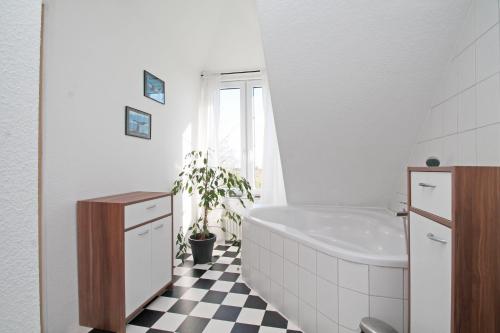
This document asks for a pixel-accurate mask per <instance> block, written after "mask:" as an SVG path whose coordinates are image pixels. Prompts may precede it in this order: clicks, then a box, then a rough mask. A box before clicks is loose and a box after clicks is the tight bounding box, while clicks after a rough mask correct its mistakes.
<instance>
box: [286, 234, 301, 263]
mask: <svg viewBox="0 0 500 333" xmlns="http://www.w3.org/2000/svg"><path fill="white" fill-rule="evenodd" d="M283 251H284V252H285V253H284V255H285V259H287V260H290V261H291V262H293V263H295V264H298V263H299V245H298V244H297V242H296V241H294V240H291V239H288V238H285V241H284V243H283Z"/></svg>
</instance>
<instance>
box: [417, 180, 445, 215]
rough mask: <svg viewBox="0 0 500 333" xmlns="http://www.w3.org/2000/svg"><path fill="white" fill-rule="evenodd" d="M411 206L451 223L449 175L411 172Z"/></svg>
mask: <svg viewBox="0 0 500 333" xmlns="http://www.w3.org/2000/svg"><path fill="white" fill-rule="evenodd" d="M411 206H412V207H415V208H418V209H421V210H424V211H426V212H429V213H432V214H434V215H438V216H440V217H443V218H445V219H448V220H450V221H451V173H450V172H412V173H411Z"/></svg>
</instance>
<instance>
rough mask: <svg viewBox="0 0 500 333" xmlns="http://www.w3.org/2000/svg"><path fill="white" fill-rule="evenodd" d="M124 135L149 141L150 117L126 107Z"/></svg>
mask: <svg viewBox="0 0 500 333" xmlns="http://www.w3.org/2000/svg"><path fill="white" fill-rule="evenodd" d="M125 134H126V135H130V136H136V137H138V138H143V139H148V140H151V115H150V114H149V113H146V112H142V111H139V110H136V109H134V108H131V107H130V106H126V107H125Z"/></svg>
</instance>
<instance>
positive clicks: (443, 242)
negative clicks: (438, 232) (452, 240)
mask: <svg viewBox="0 0 500 333" xmlns="http://www.w3.org/2000/svg"><path fill="white" fill-rule="evenodd" d="M427 238H429V239H430V240H432V241H435V242H438V243H441V244H448V241H447V240H444V239H441V238H437V237H436V236H434V234H433V233H431V232H429V233H428V234H427Z"/></svg>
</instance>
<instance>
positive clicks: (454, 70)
mask: <svg viewBox="0 0 500 333" xmlns="http://www.w3.org/2000/svg"><path fill="white" fill-rule="evenodd" d="M458 68H459V64H458V61H457V60H456V59H455V60H452V61H450V62H449V63H448V65H447V66H446V67H445V79H444V84H443V86H444V88H443V93H444V94H442V95H441V94H439V95H438V96H440V98H439V100H437V101H435V103H434V105H435V104H437V103H439V102H442V101H444V100H445V99H447V98H448V97H450V96H452V95H454V94H456V93H457V92H458V89H459V88H458Z"/></svg>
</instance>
